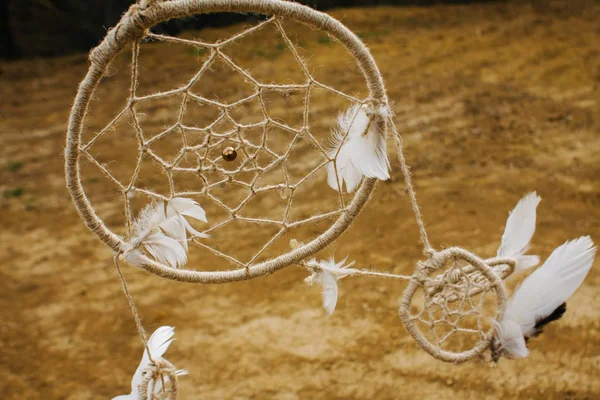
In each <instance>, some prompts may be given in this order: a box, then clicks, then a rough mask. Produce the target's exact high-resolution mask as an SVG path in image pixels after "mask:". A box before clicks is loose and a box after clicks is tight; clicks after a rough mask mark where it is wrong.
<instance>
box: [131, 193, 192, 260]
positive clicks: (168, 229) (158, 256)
mask: <svg viewBox="0 0 600 400" xmlns="http://www.w3.org/2000/svg"><path fill="white" fill-rule="evenodd" d="M133 228H134V232H135V236H134V237H133V238H132V240H131V242H130V243H131V245H132V250H130V251H129V252H127V253H126V254H125V259H126V260H127V262H129V263H130V264H132V265H139V264H140V262H141V258H140V256H139V252H138V250H137V248H139V247H142V248H143V249H144V250H146V251H147V252H148V253H149V254H150V255H152V257H154V259H155V260H156V261H159V262H161V263H163V264H166V265H169V266H170V267H173V268H178V267H180V266H183V265H185V263H186V262H187V251H186V250H187V237H186V233H185V226H184V225H183V222H182V218H181V217H180V216H179V215H176V216H172V217H167V216H166V215H165V205H164V202H162V201H159V202H157V203H154V204H150V205H148V206H147V207H146V208H145V209H144V210H142V212H141V213H140V215H139V217H138V219H137V220H136V221H135V222H134V224H133Z"/></svg>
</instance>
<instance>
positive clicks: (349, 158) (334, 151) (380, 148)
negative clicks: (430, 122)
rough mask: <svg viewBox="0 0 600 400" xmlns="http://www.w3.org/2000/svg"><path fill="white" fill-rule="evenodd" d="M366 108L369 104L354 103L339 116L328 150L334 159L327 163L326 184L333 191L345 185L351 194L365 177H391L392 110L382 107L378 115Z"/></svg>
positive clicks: (383, 178) (384, 178) (382, 178)
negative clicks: (388, 136) (388, 135)
mask: <svg viewBox="0 0 600 400" xmlns="http://www.w3.org/2000/svg"><path fill="white" fill-rule="evenodd" d="M367 111H368V106H367V105H366V104H364V105H360V104H354V105H352V106H351V107H350V108H348V110H346V112H345V113H340V115H339V116H338V119H337V125H338V126H337V128H335V129H334V130H333V132H332V137H331V146H330V148H329V150H328V152H327V154H328V156H329V157H330V158H331V159H333V160H335V162H330V163H329V164H328V166H327V183H328V184H329V186H330V187H331V188H332V189H334V190H337V191H340V190H341V186H342V185H343V184H344V185H345V186H346V192H348V193H351V192H353V191H354V190H355V189H356V187H357V186H358V184H359V183H360V181H361V180H362V178H363V176H366V177H368V178H378V179H381V180H387V179H389V178H390V173H389V170H390V162H389V160H388V156H387V148H386V142H385V139H386V138H385V126H386V119H387V118H390V117H391V110H390V109H389V107H387V106H382V107H380V109H379V110H378V112H377V113H376V114H373V115H369V113H368V112H367Z"/></svg>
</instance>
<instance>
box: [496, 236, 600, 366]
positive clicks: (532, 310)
mask: <svg viewBox="0 0 600 400" xmlns="http://www.w3.org/2000/svg"><path fill="white" fill-rule="evenodd" d="M593 246H594V244H593V243H592V240H591V239H590V237H589V236H584V237H580V238H578V239H575V240H572V241H570V242H566V243H565V244H563V245H562V246H560V247H559V248H557V249H556V250H554V251H553V252H552V254H551V255H550V257H548V259H547V260H546V262H545V263H544V265H542V266H541V267H540V268H538V269H537V270H536V271H534V272H533V273H532V274H531V275H529V276H528V277H527V278H526V279H525V281H523V283H522V284H521V286H520V287H519V288H518V289H517V290H516V292H515V293H514V295H513V296H512V298H511V299H509V300H508V302H507V305H506V309H505V310H504V315H503V316H502V319H501V320H500V321H495V320H493V323H494V325H495V326H496V336H495V337H494V340H493V342H492V356H493V358H494V360H497V359H498V358H499V357H500V356H505V357H507V358H523V357H526V356H527V354H528V353H529V351H528V350H527V345H526V343H527V340H528V339H529V338H531V337H534V336H537V335H539V334H540V333H541V332H542V329H543V328H544V326H545V325H547V324H548V323H550V322H552V321H555V320H557V319H559V318H560V317H561V316H562V315H563V314H564V312H565V311H566V307H567V305H566V301H567V300H568V299H569V297H571V295H572V294H573V293H574V292H575V291H576V290H577V288H578V287H579V286H580V285H581V283H582V282H583V280H584V279H585V277H586V275H587V273H588V272H589V270H590V268H591V267H592V263H593V261H594V255H595V253H596V248H595V247H593Z"/></svg>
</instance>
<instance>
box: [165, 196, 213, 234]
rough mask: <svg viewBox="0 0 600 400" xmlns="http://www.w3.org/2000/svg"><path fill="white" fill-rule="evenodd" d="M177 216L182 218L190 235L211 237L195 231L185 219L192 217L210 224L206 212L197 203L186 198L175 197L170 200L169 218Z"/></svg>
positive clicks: (168, 206) (168, 207)
mask: <svg viewBox="0 0 600 400" xmlns="http://www.w3.org/2000/svg"><path fill="white" fill-rule="evenodd" d="M175 216H179V217H180V219H181V222H182V224H183V226H184V228H185V229H186V230H187V231H188V232H189V233H190V235H193V236H196V237H201V238H208V237H209V235H207V234H205V233H202V232H199V231H197V230H195V229H194V228H193V227H192V225H190V223H189V222H188V221H187V220H186V219H185V217H191V218H194V219H198V220H200V221H203V222H208V219H207V218H206V212H205V211H204V209H203V208H202V207H200V205H199V204H198V203H197V202H196V201H194V200H192V199H188V198H185V197H174V198H172V199H171V200H169V203H168V204H167V217H175Z"/></svg>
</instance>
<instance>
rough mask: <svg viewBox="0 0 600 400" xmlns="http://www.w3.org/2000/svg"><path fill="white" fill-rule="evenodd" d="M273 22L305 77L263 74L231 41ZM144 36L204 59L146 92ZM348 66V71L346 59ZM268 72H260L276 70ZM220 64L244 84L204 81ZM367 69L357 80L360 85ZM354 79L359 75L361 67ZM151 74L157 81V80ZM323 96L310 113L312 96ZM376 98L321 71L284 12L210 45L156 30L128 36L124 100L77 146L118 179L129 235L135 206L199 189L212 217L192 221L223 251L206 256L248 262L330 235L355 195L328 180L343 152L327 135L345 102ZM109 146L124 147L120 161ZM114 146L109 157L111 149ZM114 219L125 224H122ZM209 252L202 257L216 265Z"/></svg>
mask: <svg viewBox="0 0 600 400" xmlns="http://www.w3.org/2000/svg"><path fill="white" fill-rule="evenodd" d="M286 23H289V22H287V21H286ZM294 27H295V26H294V25H292V28H294ZM267 29H269V30H270V32H268V33H271V34H272V35H273V36H276V41H275V43H274V45H273V50H272V51H273V52H274V53H275V55H276V56H277V55H278V54H282V53H283V52H284V51H285V52H287V53H288V54H291V56H292V58H293V60H294V62H295V64H296V65H297V66H298V67H299V71H300V72H301V74H300V75H299V76H296V78H295V80H296V81H300V83H285V84H281V83H264V82H263V81H261V79H259V78H257V77H255V76H253V75H255V74H254V73H253V71H250V70H249V69H247V68H244V67H242V66H240V65H238V63H236V61H234V59H235V54H233V55H232V54H230V53H231V52H230V51H228V50H229V48H232V49H233V50H235V51H240V49H241V48H240V46H239V43H240V41H242V40H243V39H244V38H246V37H251V36H252V34H254V33H255V32H259V31H261V32H264V31H265V30H267ZM323 37H324V38H326V40H327V41H329V40H330V39H329V37H327V36H323V35H321V36H319V40H320V41H324V40H325V39H323ZM144 42H162V43H166V44H168V45H169V46H175V45H181V46H184V47H186V49H187V50H186V51H187V52H188V53H189V55H191V56H196V57H198V58H199V59H201V60H202V61H201V64H200V67H199V69H198V70H197V71H195V73H194V74H193V76H191V78H189V79H188V80H187V81H185V82H184V83H183V84H181V86H179V87H176V88H171V89H168V90H164V91H160V92H156V93H149V94H143V95H140V94H138V92H139V91H140V90H139V86H140V82H141V81H142V77H141V73H140V71H142V70H143V69H144V67H143V65H141V64H142V63H141V60H142V57H141V56H140V47H141V45H144V46H154V43H151V44H144ZM150 51H151V50H150ZM258 57H259V58H263V59H265V61H264V62H269V63H272V60H270V58H272V57H270V56H269V54H267V55H266V56H265V55H264V54H260V53H259V54H258ZM154 67H155V66H146V67H145V68H146V70H147V69H148V68H154ZM344 68H345V69H349V68H348V66H347V65H346V66H344ZM355 68H356V66H355ZM356 69H357V68H356ZM350 70H351V69H350ZM260 72H263V73H262V75H263V76H262V77H261V78H266V79H268V78H267V76H265V75H266V74H264V71H260ZM219 74H221V75H223V74H225V75H231V74H234V75H235V76H237V79H238V81H240V82H237V83H239V85H238V86H242V89H241V90H238V91H230V92H221V93H219V94H214V93H212V92H211V91H210V89H206V86H207V85H204V83H206V82H207V81H206V80H207V79H212V80H218V79H220V77H219ZM347 74H348V72H347ZM349 76H352V75H351V73H350V75H349ZM239 78H241V80H240V79H239ZM360 78H362V77H360V75H359V79H358V82H363V84H364V78H362V79H360ZM221 79H222V78H221ZM352 79H353V80H354V81H356V76H352ZM152 83H153V84H154V85H153V86H159V87H160V86H161V82H152ZM230 85H231V84H228V85H227V86H228V87H230ZM354 88H355V87H353V90H354ZM234 89H235V87H234ZM362 91H363V92H364V91H365V88H364V87H363V88H362ZM326 96H328V97H326ZM317 97H318V99H319V102H318V107H317V110H316V112H314V111H311V107H310V103H311V99H315V98H317ZM326 98H327V99H328V100H325V99H326ZM368 101H369V99H368V98H366V97H358V96H355V95H351V94H347V93H345V92H342V91H340V90H337V89H335V88H333V87H332V86H330V85H328V84H326V83H322V82H321V81H320V80H318V79H317V78H315V73H311V71H310V70H309V67H308V65H307V62H306V61H305V60H304V59H303V57H302V56H301V55H300V51H299V49H298V47H297V46H296V45H295V44H294V42H293V41H292V39H291V38H290V35H289V34H288V33H287V32H286V29H284V24H283V20H281V19H279V18H276V17H271V18H269V19H266V20H264V21H261V22H259V23H258V24H256V25H255V26H252V27H250V28H248V29H245V30H243V31H242V32H240V33H237V34H235V35H233V36H232V37H230V38H228V39H226V40H222V41H217V42H214V43H210V42H206V41H200V40H196V39H187V38H180V37H173V36H167V35H162V34H155V33H148V34H147V35H146V36H145V37H144V38H142V39H140V40H138V41H135V42H134V43H133V45H132V52H131V84H130V94H129V97H128V99H127V103H126V105H125V107H123V109H121V110H120V111H119V112H118V113H117V115H116V116H115V117H114V118H113V119H112V120H111V121H110V122H109V123H108V124H107V125H106V126H104V127H103V128H102V129H100V130H98V131H97V132H95V134H94V135H93V136H91V137H90V138H89V140H87V141H85V142H83V143H82V144H81V145H80V153H81V154H83V155H84V156H85V157H86V159H87V161H89V163H91V165H93V166H94V167H95V168H97V169H99V170H100V171H101V172H102V174H104V175H105V176H106V177H107V178H108V179H109V181H110V182H111V183H112V184H113V186H115V187H116V188H117V192H118V194H119V195H118V197H119V198H120V199H122V204H123V207H124V213H123V214H124V225H125V227H126V228H125V230H124V232H123V234H124V236H125V238H126V239H129V238H130V237H131V235H132V226H133V221H134V220H135V218H136V216H137V214H138V213H139V210H140V209H141V208H142V207H143V206H144V205H145V204H147V203H148V202H149V201H152V200H168V199H170V198H173V197H187V198H193V199H194V200H197V201H198V202H199V203H200V205H201V206H202V207H204V208H205V210H206V211H207V215H208V218H209V224H208V225H205V224H199V225H197V226H195V227H196V228H197V229H198V230H200V231H202V232H203V233H206V234H209V235H211V238H209V239H201V238H194V239H193V241H194V242H195V243H196V244H197V245H198V246H199V247H200V248H203V249H205V250H207V251H208V252H210V253H211V254H212V255H213V256H216V258H213V259H210V258H209V259H208V262H210V261H214V262H213V263H212V264H214V265H219V264H217V263H216V261H217V259H219V258H220V259H221V261H222V260H223V259H224V260H226V261H228V262H229V263H230V264H233V265H235V266H238V267H249V266H251V265H252V264H254V263H256V262H258V261H262V260H264V259H266V258H268V257H272V256H275V255H278V254H281V253H284V252H286V251H288V250H289V246H288V244H287V243H289V239H291V238H292V237H295V238H296V237H298V238H300V240H305V239H306V238H309V237H314V236H316V235H318V234H319V233H322V232H323V231H324V230H325V229H326V228H327V227H328V226H330V225H331V224H332V222H333V221H334V220H335V218H337V217H338V216H339V215H340V214H341V213H343V212H344V211H345V210H346V209H347V204H348V202H349V201H350V200H351V195H348V194H345V193H341V192H336V191H334V190H333V189H331V188H329V187H328V186H327V185H326V168H327V164H329V163H335V155H334V156H333V157H330V156H329V155H328V152H327V150H328V137H329V132H330V128H331V126H332V125H333V123H334V121H335V117H336V116H337V113H338V112H340V111H343V110H344V109H345V108H346V107H347V106H348V105H350V104H353V103H359V104H365V103H367V102H368ZM164 113H167V116H165V115H163V114H164ZM162 117H165V118H164V119H165V121H166V120H168V122H167V124H166V126H163V127H162V128H161V129H160V130H159V131H157V129H156V127H155V126H152V125H150V121H151V120H152V119H157V118H158V119H160V118H162ZM123 121H126V123H123ZM115 132H116V133H117V134H119V136H120V137H119V141H118V142H117V143H115V142H114V141H108V142H106V143H108V145H107V146H104V147H103V144H102V143H101V142H102V140H103V139H104V138H105V137H106V136H107V135H111V134H113V135H114V133H115ZM113 146H118V147H119V148H121V149H122V151H123V152H124V153H125V152H126V153H127V154H123V155H121V156H120V157H122V159H119V158H118V157H119V156H116V155H115V153H114V151H113V150H112V147H113ZM231 150H233V151H234V152H235V153H236V158H235V160H232V161H231V160H230V161H228V160H227V159H226V158H225V156H224V152H225V151H231ZM109 152H110V157H105V156H104V155H105V153H109ZM88 186H91V185H88ZM86 191H87V188H86ZM103 195H104V194H103ZM324 199H327V201H324ZM93 201H94V199H92V202H93ZM315 204H318V205H315ZM319 208H321V209H319ZM257 210H258V211H257ZM117 219H118V218H113V220H115V221H116V220H117ZM109 222H110V219H109ZM115 225H117V227H116V228H115V230H116V231H118V229H119V227H118V223H115ZM250 230H251V233H250V234H248V233H249V232H250ZM231 235H234V236H236V235H237V236H236V237H237V243H238V244H239V245H238V246H231V245H229V246H223V245H222V244H220V243H221V242H222V239H223V238H225V237H226V236H229V237H228V240H227V241H228V242H229V243H231V242H233V240H231ZM265 237H266V238H267V240H266V241H262V242H261V240H260V238H265ZM250 250H252V251H250ZM269 250H270V251H269ZM206 260H207V258H206V257H203V263H206V264H208V262H207V261H206ZM221 264H222V263H221Z"/></svg>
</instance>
